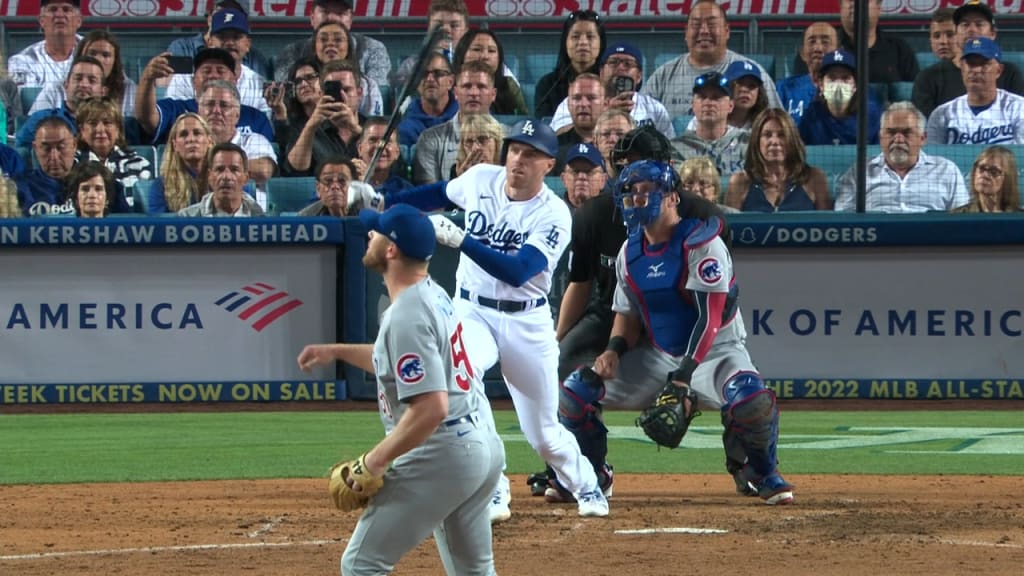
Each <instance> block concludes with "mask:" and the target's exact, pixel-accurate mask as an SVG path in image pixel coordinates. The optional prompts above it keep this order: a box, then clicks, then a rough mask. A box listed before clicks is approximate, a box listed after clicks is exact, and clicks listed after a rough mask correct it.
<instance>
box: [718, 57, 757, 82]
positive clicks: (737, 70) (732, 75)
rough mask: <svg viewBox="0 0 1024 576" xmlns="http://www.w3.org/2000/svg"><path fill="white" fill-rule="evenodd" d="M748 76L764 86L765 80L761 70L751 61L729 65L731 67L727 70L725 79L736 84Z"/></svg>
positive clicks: (737, 61) (741, 61) (740, 61)
mask: <svg viewBox="0 0 1024 576" xmlns="http://www.w3.org/2000/svg"><path fill="white" fill-rule="evenodd" d="M747 76H750V77H751V78H753V79H755V80H757V81H758V82H760V83H761V84H764V78H763V77H762V76H761V68H760V67H759V66H758V65H757V64H754V63H753V62H751V61H750V60H736V61H734V62H733V63H732V64H729V67H728V68H726V69H725V77H726V78H728V79H729V82H735V81H737V80H739V79H740V78H746V77H747Z"/></svg>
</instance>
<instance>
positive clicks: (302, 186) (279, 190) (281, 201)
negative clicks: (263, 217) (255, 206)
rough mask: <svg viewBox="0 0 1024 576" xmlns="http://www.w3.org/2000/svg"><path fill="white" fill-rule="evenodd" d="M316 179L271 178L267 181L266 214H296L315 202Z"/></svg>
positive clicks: (307, 177)
mask: <svg viewBox="0 0 1024 576" xmlns="http://www.w3.org/2000/svg"><path fill="white" fill-rule="evenodd" d="M316 199H317V198H316V178H313V177H312V176H301V177H295V178H271V179H270V180H268V181H267V212H268V213H269V214H271V215H274V216H276V215H278V214H280V213H281V212H298V211H299V210H302V209H303V208H305V207H306V206H309V205H310V204H312V203H313V202H316Z"/></svg>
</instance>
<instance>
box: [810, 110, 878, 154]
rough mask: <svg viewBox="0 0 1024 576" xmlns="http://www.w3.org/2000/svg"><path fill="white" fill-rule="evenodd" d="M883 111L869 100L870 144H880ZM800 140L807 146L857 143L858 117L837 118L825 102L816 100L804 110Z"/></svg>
mask: <svg viewBox="0 0 1024 576" xmlns="http://www.w3.org/2000/svg"><path fill="white" fill-rule="evenodd" d="M881 124H882V109H881V107H880V106H879V105H878V104H877V103H876V102H875V101H874V100H873V99H869V100H868V144H878V133H879V131H880V130H881ZM800 138H801V139H802V140H803V141H804V144H806V145H807V146H825V145H839V144H856V143H857V116H856V115H852V116H847V117H845V118H836V117H835V116H833V115H832V113H831V112H830V111H829V109H828V106H826V105H825V101H824V100H822V99H820V98H816V99H815V100H813V101H811V105H810V106H808V107H807V108H806V109H805V110H804V119H803V121H802V122H800Z"/></svg>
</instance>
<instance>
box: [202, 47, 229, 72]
mask: <svg viewBox="0 0 1024 576" xmlns="http://www.w3.org/2000/svg"><path fill="white" fill-rule="evenodd" d="M207 60H217V61H218V62H221V63H223V64H224V65H225V66H227V67H228V68H231V69H232V70H234V69H235V57H234V56H232V55H231V52H228V51H227V50H225V49H223V48H201V49H200V50H199V51H198V52H196V55H195V56H193V57H192V67H193V68H196V69H198V68H199V66H200V65H202V63H203V62H206V61H207Z"/></svg>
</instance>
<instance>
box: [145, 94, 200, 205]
mask: <svg viewBox="0 0 1024 576" xmlns="http://www.w3.org/2000/svg"><path fill="white" fill-rule="evenodd" d="M211 147H213V132H212V131H211V130H210V126H209V125H208V124H207V123H206V120H203V119H202V117H200V116H199V114H196V113H194V112H189V113H186V114H182V115H181V116H178V119H177V120H176V121H175V122H174V125H173V126H172V127H171V132H170V135H169V136H168V138H167V149H166V150H165V151H164V155H163V164H162V165H161V166H160V177H159V178H157V179H156V180H154V181H153V185H152V186H151V187H150V189H149V195H148V198H149V200H148V202H147V207H146V208H147V212H150V213H164V212H170V213H172V214H174V213H177V212H178V211H179V210H181V209H182V208H185V207H186V206H189V205H191V204H195V203H196V202H198V201H199V199H200V198H202V197H203V194H204V193H205V192H206V187H205V186H203V185H202V183H201V182H200V178H201V175H202V173H203V164H204V163H205V162H206V153H207V152H208V151H209V150H210V148H211Z"/></svg>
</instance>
